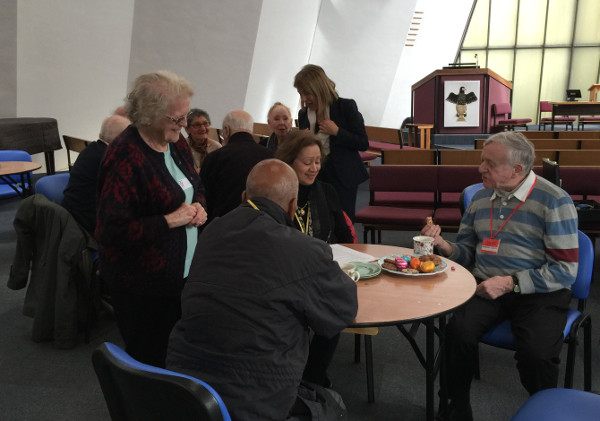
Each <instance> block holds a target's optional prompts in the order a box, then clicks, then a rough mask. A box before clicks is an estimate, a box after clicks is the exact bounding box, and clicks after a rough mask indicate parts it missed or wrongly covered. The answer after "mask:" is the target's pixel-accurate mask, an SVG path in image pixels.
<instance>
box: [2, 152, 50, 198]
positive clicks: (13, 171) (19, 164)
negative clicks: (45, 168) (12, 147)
mask: <svg viewBox="0 0 600 421" xmlns="http://www.w3.org/2000/svg"><path fill="white" fill-rule="evenodd" d="M41 167H42V165H41V164H38V163H37V162H29V161H0V180H2V181H4V182H5V183H6V184H8V185H9V186H10V187H11V188H12V189H13V190H14V191H16V192H17V194H18V195H19V196H21V197H27V196H29V195H30V194H31V193H32V192H33V186H32V184H31V171H35V170H37V169H39V168H41ZM11 176H13V177H11ZM14 176H18V178H19V181H16V180H15V177H14ZM19 187H20V189H21V190H19Z"/></svg>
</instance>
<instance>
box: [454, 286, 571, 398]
mask: <svg viewBox="0 0 600 421" xmlns="http://www.w3.org/2000/svg"><path fill="white" fill-rule="evenodd" d="M570 300H571V291H569V290H566V289H563V290H560V291H555V292H550V293H540V294H523V295H521V294H515V293H512V292H511V293H509V294H505V295H503V296H501V297H499V298H498V299H496V300H486V299H484V298H481V297H479V296H474V297H473V298H471V300H469V301H468V302H467V303H466V304H465V305H464V306H463V307H461V308H459V309H457V310H456V311H455V312H454V314H453V316H452V318H451V319H450V323H449V325H448V329H447V333H448V338H447V339H448V342H447V344H448V394H449V397H450V399H451V400H452V403H453V405H455V406H457V407H464V406H466V405H468V404H469V403H470V401H469V392H470V387H471V380H472V379H473V373H474V368H475V362H476V358H478V354H477V346H478V343H479V340H480V339H481V337H482V336H483V335H484V334H485V333H486V332H487V331H488V330H489V329H490V328H491V327H492V326H494V325H495V324H496V323H498V322H499V321H502V320H506V319H509V320H510V321H511V323H512V328H513V333H514V335H515V338H516V343H517V350H516V353H515V359H516V360H517V369H518V370H519V375H520V378H521V383H522V384H523V386H524V387H525V389H526V390H527V391H528V392H529V394H530V395H533V394H534V393H535V392H537V391H539V390H542V389H548V388H553V387H556V385H557V383H558V364H559V363H560V360H559V355H560V350H561V347H562V344H563V340H564V338H563V330H564V327H565V323H566V320H567V310H568V306H569V302H570Z"/></svg>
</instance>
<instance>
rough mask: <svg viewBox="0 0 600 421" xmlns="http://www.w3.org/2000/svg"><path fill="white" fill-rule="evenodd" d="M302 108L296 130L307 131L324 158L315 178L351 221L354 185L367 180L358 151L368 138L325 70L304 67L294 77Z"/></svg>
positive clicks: (360, 119) (352, 104) (352, 106)
mask: <svg viewBox="0 0 600 421" xmlns="http://www.w3.org/2000/svg"><path fill="white" fill-rule="evenodd" d="M294 87H295V88H296V89H297V90H298V93H299V94H300V99H301V101H302V109H300V111H299V112H298V126H299V127H300V129H310V130H311V132H312V133H314V134H315V135H316V136H317V138H318V139H319V140H321V142H322V143H323V151H324V154H325V155H326V156H327V159H326V160H325V162H324V165H323V169H322V170H321V173H320V175H319V179H320V180H323V181H325V182H327V183H329V184H331V185H332V186H333V188H334V189H335V190H336V191H337V192H338V195H339V197H340V202H341V205H342V209H343V210H344V211H345V212H346V214H348V216H349V217H350V219H352V220H354V211H355V206H356V192H357V189H358V185H359V184H360V183H362V182H363V181H365V180H367V179H368V178H369V174H368V173H367V170H366V168H365V165H364V164H363V162H362V159H361V158H360V155H359V153H358V151H366V150H367V148H368V147H369V138H368V137H367V133H366V131H365V124H364V120H363V117H362V115H361V114H360V112H359V111H358V108H357V106H356V102H354V100H353V99H344V98H340V97H339V95H338V93H337V92H336V90H335V83H334V82H333V81H332V80H331V79H329V77H327V75H326V74H325V71H324V70H323V69H322V68H321V67H319V66H316V65H314V64H307V65H306V66H304V67H303V68H302V70H300V72H298V74H297V75H296V77H295V78H294Z"/></svg>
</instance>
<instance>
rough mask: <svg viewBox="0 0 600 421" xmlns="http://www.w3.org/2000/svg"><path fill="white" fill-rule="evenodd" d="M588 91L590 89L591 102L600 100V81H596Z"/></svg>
mask: <svg viewBox="0 0 600 421" xmlns="http://www.w3.org/2000/svg"><path fill="white" fill-rule="evenodd" d="M588 91H590V102H598V100H597V99H596V96H597V95H598V91H600V83H595V84H593V85H592V86H590V87H589V89H588Z"/></svg>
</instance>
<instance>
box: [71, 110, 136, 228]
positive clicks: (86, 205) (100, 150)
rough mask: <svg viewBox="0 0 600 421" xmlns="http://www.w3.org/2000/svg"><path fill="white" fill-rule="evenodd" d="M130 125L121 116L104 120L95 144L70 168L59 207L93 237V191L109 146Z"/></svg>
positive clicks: (84, 151)
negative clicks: (67, 181)
mask: <svg viewBox="0 0 600 421" xmlns="http://www.w3.org/2000/svg"><path fill="white" fill-rule="evenodd" d="M129 124H131V122H130V121H129V119H128V118H126V117H123V116H121V115H116V114H115V115H111V116H109V117H107V118H105V119H104V121H103V122H102V126H101V127H100V134H99V137H98V140H97V141H95V142H93V143H91V144H89V145H88V146H87V147H86V148H85V149H84V150H83V151H81V153H80V154H79V156H78V157H77V160H76V161H75V164H74V165H73V168H71V173H70V176H69V183H68V184H67V187H66V188H65V191H64V197H63V201H62V206H63V207H64V208H65V209H67V210H68V211H69V213H70V214H71V215H73V217H74V218H75V220H76V221H77V222H78V223H79V225H81V226H82V227H83V228H85V230H86V231H87V232H89V233H90V234H92V235H94V229H95V228H96V189H97V186H98V173H99V172H100V164H101V163H102V158H104V153H105V152H106V148H107V147H108V145H109V144H110V143H111V142H112V141H113V140H114V139H115V138H116V137H117V136H119V135H120V134H121V132H122V131H123V130H125V129H126V128H127V126H129Z"/></svg>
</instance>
